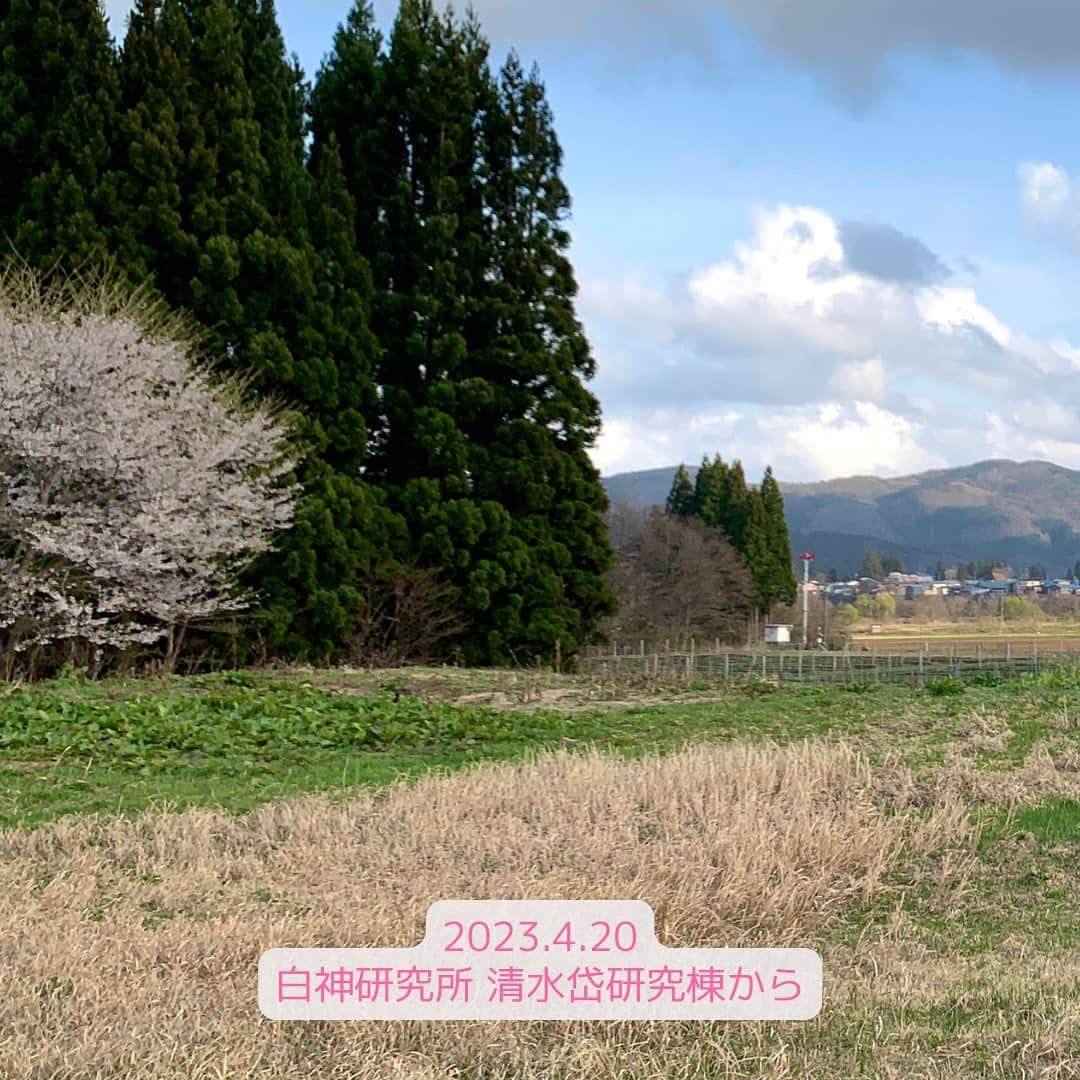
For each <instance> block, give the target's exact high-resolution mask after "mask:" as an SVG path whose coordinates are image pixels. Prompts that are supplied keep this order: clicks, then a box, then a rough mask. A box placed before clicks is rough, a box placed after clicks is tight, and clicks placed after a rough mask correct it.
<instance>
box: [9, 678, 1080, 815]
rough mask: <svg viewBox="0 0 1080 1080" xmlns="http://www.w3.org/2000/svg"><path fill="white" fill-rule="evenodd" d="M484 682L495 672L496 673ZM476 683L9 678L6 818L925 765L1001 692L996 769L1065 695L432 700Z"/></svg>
mask: <svg viewBox="0 0 1080 1080" xmlns="http://www.w3.org/2000/svg"><path fill="white" fill-rule="evenodd" d="M480 674H484V675H485V676H486V675H487V674H488V673H480ZM440 677H442V676H440ZM482 682H483V684H484V686H485V688H490V689H497V688H498V687H499V686H500V683H499V681H498V679H497V678H494V677H492V678H490V679H487V678H485V679H484V680H482ZM475 685H476V683H473V684H472V685H471V686H470V684H469V683H468V682H467V681H464V680H459V679H458V678H457V676H456V675H455V674H452V673H448V674H447V675H446V676H445V677H444V678H443V683H441V684H434V683H433V684H431V694H430V695H429V696H432V697H434V698H435V700H423V699H421V698H419V697H417V696H415V693H414V694H410V693H406V692H404V691H406V690H409V689H412V690H413V691H414V692H416V691H417V688H418V687H419V686H420V683H419V682H417V681H416V679H415V677H414V678H413V679H412V680H410V679H408V678H387V677H372V676H362V677H361V676H359V675H358V676H357V678H356V679H355V680H353V683H352V684H350V680H349V678H348V677H347V676H345V677H343V676H342V675H341V674H340V673H339V674H337V675H334V674H333V673H324V674H322V675H318V674H315V673H312V675H311V677H308V675H307V674H306V673H305V674H304V675H303V676H302V677H301V676H298V675H297V674H295V673H293V674H292V675H291V676H290V675H289V674H287V673H284V674H283V673H275V672H235V673H227V674H225V675H216V676H207V677H201V678H176V679H170V680H153V681H151V680H144V681H141V682H140V681H130V680H127V681H125V680H106V681H103V682H98V683H91V682H85V681H80V680H77V679H76V680H72V679H67V680H57V681H54V682H51V683H45V684H39V685H37V686H31V687H20V688H12V689H10V690H9V691H8V692H7V693H2V694H0V826H19V827H27V826H36V825H40V824H42V823H45V822H48V821H51V820H55V819H56V818H58V817H61V816H63V815H65V814H73V813H103V814H131V813H135V812H137V811H139V810H141V809H144V808H146V807H149V806H160V807H168V808H171V809H183V808H184V807H187V806H220V807H223V808H224V809H226V810H229V811H232V812H243V811H246V810H249V809H251V808H253V807H255V806H257V805H259V804H260V803H264V802H267V801H270V800H273V799H278V798H281V797H284V796H290V795H298V794H303V793H309V792H316V791H334V790H339V789H345V790H348V789H351V788H354V787H356V786H359V785H369V784H385V783H388V782H390V781H393V780H396V779H399V778H407V777H415V776H419V775H422V774H424V773H427V772H430V771H432V770H446V769H456V768H461V767H464V766H467V765H469V764H472V763H475V762H479V761H495V760H519V759H521V758H522V757H524V756H526V755H528V754H530V753H532V752H534V751H538V750H543V749H546V748H551V747H556V746H561V747H569V748H574V747H584V746H597V747H599V748H601V749H604V750H607V751H611V752H615V753H620V754H624V755H639V754H646V753H654V752H665V751H668V750H673V749H675V748H677V747H680V746H682V745H684V744H686V743H687V742H692V741H697V740H701V739H735V738H751V739H766V738H768V739H773V740H776V741H778V742H786V741H789V740H793V739H801V738H805V737H808V736H815V735H818V736H822V735H825V736H833V737H839V738H844V739H848V740H851V741H855V742H857V743H859V744H860V745H861V746H863V747H864V748H865V749H866V750H867V752H868V753H870V755H871V758H872V760H878V759H880V758H881V757H882V756H883V755H884V754H885V753H886V752H888V751H890V750H894V749H898V748H899V749H901V751H902V753H903V754H904V758H905V761H907V762H909V763H910V764H911V765H912V767H920V768H923V767H928V766H932V765H934V764H937V763H938V762H939V761H940V760H941V757H942V754H943V752H944V749H945V747H947V745H948V744H949V743H950V742H951V741H952V740H953V739H954V738H955V737H956V735H957V732H958V730H959V728H960V727H961V726H962V724H963V717H964V714H965V710H969V709H970V708H972V707H977V706H979V705H980V704H982V705H992V706H994V707H998V706H1000V705H1001V704H1002V702H1004V703H1005V705H1006V708H1007V709H1008V711H1009V714H1010V721H1009V723H1010V729H1011V730H1012V732H1013V735H1012V738H1011V741H1010V744H1009V747H1008V750H1007V751H1005V752H1004V753H993V752H987V753H985V754H983V755H982V756H981V759H980V760H981V761H982V762H983V763H985V764H986V765H988V766H992V767H1001V766H1002V765H1008V764H1012V763H1013V762H1016V761H1018V760H1020V759H1022V757H1023V756H1024V754H1025V753H1027V752H1028V750H1030V748H1031V746H1032V745H1033V744H1034V743H1035V742H1036V741H1038V740H1039V739H1040V738H1043V737H1046V736H1049V735H1052V734H1053V733H1054V732H1055V730H1060V729H1059V728H1058V727H1056V726H1055V725H1057V724H1058V720H1057V715H1058V713H1059V712H1060V710H1061V708H1062V703H1063V702H1066V701H1067V700H1068V699H1070V698H1071V697H1073V696H1074V695H1070V694H1069V693H1068V691H1064V692H1055V693H1054V694H1036V693H1022V692H1020V691H1018V690H1017V688H1016V687H1015V686H1012V687H1009V688H1008V690H1007V691H1006V690H1003V689H1001V688H983V687H978V688H969V689H968V690H967V691H966V692H965V693H964V694H962V695H959V696H956V695H952V694H946V695H943V696H935V695H933V694H926V693H925V692H920V691H912V690H910V689H908V688H902V687H888V686H873V687H863V688H860V689H861V690H862V692H858V693H856V692H853V688H849V687H835V688H829V687H820V686H818V687H797V686H784V687H783V688H776V687H773V686H770V685H761V686H757V685H750V686H747V687H744V688H742V689H738V688H731V689H728V690H726V691H723V690H718V688H717V687H715V686H711V687H710V686H708V685H707V684H700V685H694V686H692V687H683V690H684V691H685V690H690V691H691V692H689V693H686V692H684V693H682V694H681V695H679V696H678V697H677V698H676V699H675V700H670V699H669V700H668V701H666V702H664V703H657V702H655V701H652V702H643V703H637V704H636V703H634V701H633V700H632V699H631V700H627V701H625V702H621V703H620V702H618V701H609V702H605V703H602V704H596V705H594V706H589V707H585V708H581V709H577V710H573V711H561V712H560V711H555V710H554V709H551V708H547V709H540V708H521V709H512V710H510V709H504V710H499V709H493V708H488V707H484V706H478V705H462V706H457V705H454V704H451V703H450V702H448V701H445V700H438V697H439V694H440V693H450V694H451V696H453V694H458V695H460V693H461V692H462V691H468V690H471V689H474V688H475ZM502 685H506V679H505V678H504V680H503V683H502ZM709 692H711V697H710V698H709V699H708V700H702V697H703V695H705V694H706V693H709ZM1076 696H1077V697H1080V695H1076ZM1076 709H1077V710H1080V702H1078V704H1077V705H1076Z"/></svg>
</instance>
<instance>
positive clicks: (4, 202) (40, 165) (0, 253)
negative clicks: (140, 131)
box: [0, 0, 119, 270]
mask: <svg viewBox="0 0 1080 1080" xmlns="http://www.w3.org/2000/svg"><path fill="white" fill-rule="evenodd" d="M118 108H119V82H118V78H117V71H116V55H115V50H114V47H113V44H112V40H111V38H110V36H109V32H108V29H107V26H106V23H105V19H104V17H103V15H102V11H101V8H100V7H99V5H98V4H97V3H96V0H4V2H3V3H0V162H2V166H0V168H2V170H3V182H2V183H0V245H2V246H0V258H6V257H9V256H10V255H11V254H12V249H13V248H14V251H15V252H16V253H17V254H18V256H19V257H21V258H23V259H25V260H26V261H27V262H29V263H30V264H31V265H32V266H34V267H37V268H38V269H42V270H48V269H51V268H52V267H53V266H54V265H55V264H57V263H62V264H64V265H65V266H66V267H67V268H72V267H77V266H81V265H82V264H84V263H93V264H98V265H100V264H103V263H106V262H109V261H110V255H111V253H110V246H109V229H110V223H111V222H112V220H113V219H114V216H115V215H116V213H117V212H118V205H119V204H118V193H117V181H118V177H117V174H116V168H115V162H114V133H115V129H116V124H117V119H118Z"/></svg>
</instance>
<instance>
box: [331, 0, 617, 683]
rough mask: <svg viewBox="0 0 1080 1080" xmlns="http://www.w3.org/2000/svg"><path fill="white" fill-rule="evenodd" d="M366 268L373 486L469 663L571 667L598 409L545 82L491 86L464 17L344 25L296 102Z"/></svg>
mask: <svg viewBox="0 0 1080 1080" xmlns="http://www.w3.org/2000/svg"><path fill="white" fill-rule="evenodd" d="M312 103H313V117H312V130H313V134H314V144H313V151H312V153H313V158H314V159H315V160H318V159H319V158H320V157H321V155H322V154H323V153H324V152H325V151H324V148H325V147H327V146H329V145H330V143H331V140H336V142H337V144H338V145H339V146H340V147H341V157H342V161H343V163H344V172H345V179H346V183H347V185H348V188H349V191H350V193H351V194H352V196H353V198H354V200H355V203H356V206H357V207H358V213H357V216H356V220H355V237H356V247H357V249H358V250H359V251H360V252H361V253H362V254H365V255H367V256H368V257H369V260H370V263H371V267H372V272H373V280H374V297H373V304H372V308H373V325H374V327H375V330H376V333H377V335H378V338H379V344H380V348H381V360H380V362H379V365H378V368H377V373H378V383H379V385H380V388H381V392H382V402H381V405H382V408H381V416H380V425H379V430H378V434H377V438H376V440H375V443H374V446H373V454H372V459H371V464H370V475H371V476H372V477H374V478H376V479H377V480H378V482H379V484H380V485H381V486H382V487H383V488H384V489H385V490H386V492H387V496H388V498H389V501H390V505H391V506H392V507H393V508H394V509H395V510H397V511H399V512H400V513H401V515H402V517H403V518H404V519H405V521H406V522H407V526H408V530H409V534H410V537H411V545H412V551H413V553H414V555H415V556H416V557H417V558H418V559H419V561H420V562H421V564H423V565H429V566H439V567H442V568H443V569H444V571H445V575H446V578H447V580H448V581H450V582H451V583H452V584H453V585H454V586H455V587H456V588H457V590H458V593H459V597H460V603H461V605H462V609H463V612H464V614H465V617H466V622H467V624H468V627H469V629H468V630H467V631H466V633H465V634H464V635H463V637H462V640H461V650H462V655H463V656H464V657H465V658H466V659H469V660H471V661H473V662H485V661H503V660H507V659H517V660H520V661H526V660H531V659H533V658H535V657H540V656H550V655H551V654H552V652H553V651H555V650H556V649H557V650H559V651H560V652H561V653H562V655H563V656H568V655H570V654H571V653H572V652H573V651H575V650H576V648H577V647H578V646H579V645H580V644H581V643H583V642H585V641H588V640H590V638H591V637H592V636H593V634H594V632H595V627H596V624H597V622H598V620H599V619H600V618H601V617H602V616H603V615H605V614H607V613H608V612H609V611H610V610H611V606H612V599H611V597H610V594H609V593H608V592H607V589H606V587H605V586H604V584H603V574H604V572H605V571H606V570H607V568H608V566H609V565H610V560H611V552H610V548H609V544H608V541H607V536H606V532H605V529H604V525H603V518H602V515H603V512H604V510H605V508H606V498H605V496H604V493H603V489H602V487H601V485H600V482H599V477H598V475H597V473H596V471H595V469H594V467H593V466H592V463H591V461H590V460H589V458H588V454H587V448H588V447H589V446H590V445H591V443H592V442H593V440H594V439H595V436H596V434H597V431H598V427H599V407H598V405H597V402H596V400H595V399H594V398H593V397H592V395H591V394H589V393H588V392H587V391H586V389H585V387H584V385H583V379H585V378H588V377H589V376H591V375H592V373H593V365H592V359H591V356H590V354H589V348H588V343H587V342H586V340H585V337H584V334H583V332H582V330H581V327H580V325H579V323H578V322H577V319H576V316H575V314H574V307H573V297H574V295H575V293H576V283H575V282H574V278H573V271H572V268H571V267H570V264H569V262H568V261H567V259H566V257H565V250H566V247H567V246H568V243H569V237H568V236H567V234H566V233H565V231H564V229H563V226H562V220H563V218H564V217H565V214H566V212H567V209H568V206H569V199H568V196H567V193H566V189H565V187H564V185H563V184H562V182H561V180H560V178H559V166H560V162H561V153H560V151H559V147H558V143H557V141H556V139H555V135H554V131H553V128H552V124H551V117H550V114H549V111H548V109H547V106H546V103H545V100H544V92H543V87H542V86H541V84H540V83H539V80H538V79H537V78H536V76H535V74H533V75H531V76H529V77H526V76H525V75H524V74H523V73H522V71H521V68H520V65H519V64H518V63H517V61H516V60H515V59H513V58H511V60H510V61H509V62H508V63H507V65H506V66H505V68H504V69H503V71H502V72H501V75H500V77H499V78H498V79H495V78H493V76H492V75H491V73H490V70H489V68H488V62H487V44H486V42H485V41H484V40H483V38H482V36H481V35H480V33H479V30H478V28H477V26H476V24H475V22H474V21H473V20H471V19H469V20H467V21H466V22H464V23H463V24H459V23H457V22H456V21H455V20H454V19H453V17H452V16H451V15H446V16H440V15H438V14H436V12H435V10H434V7H433V5H432V4H431V3H429V2H427V0H405V2H404V3H403V4H402V5H401V8H400V10H399V12H398V17H397V20H396V22H395V24H394V28H393V32H392V34H391V38H390V41H389V47H388V49H386V50H383V49H382V48H381V41H380V39H379V36H378V34H377V32H376V31H375V30H374V26H373V18H372V15H371V11H370V9H369V8H368V7H367V6H365V5H361V6H359V7H357V8H356V9H354V11H353V12H352V13H351V14H350V16H349V19H348V21H347V23H346V24H345V26H343V27H342V28H340V29H339V31H338V34H337V36H336V38H335V43H334V51H333V53H332V54H331V56H330V57H329V58H328V60H327V62H326V64H325V65H324V66H323V68H322V70H321V71H320V74H319V79H318V82H317V84H316V86H315V89H314V91H313V95H312Z"/></svg>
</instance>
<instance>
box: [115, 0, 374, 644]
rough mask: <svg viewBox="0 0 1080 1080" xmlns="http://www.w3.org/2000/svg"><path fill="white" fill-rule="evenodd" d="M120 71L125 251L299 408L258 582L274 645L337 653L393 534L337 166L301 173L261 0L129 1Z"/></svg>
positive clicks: (281, 62)
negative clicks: (299, 450) (284, 525)
mask: <svg viewBox="0 0 1080 1080" xmlns="http://www.w3.org/2000/svg"><path fill="white" fill-rule="evenodd" d="M121 73H122V88H123V101H124V106H125V110H124V117H123V124H124V129H123V130H124V131H125V134H126V147H127V157H126V161H125V165H126V174H127V175H126V183H127V187H126V189H125V194H126V201H127V202H128V204H129V205H130V206H132V207H136V208H138V209H137V210H136V211H135V212H134V213H133V214H132V216H131V218H130V219H129V220H128V221H127V222H126V223H125V226H124V228H123V229H120V230H118V235H117V246H118V249H119V250H120V251H121V252H123V257H124V260H125V262H126V264H127V265H128V266H129V267H130V268H131V273H132V276H134V277H140V276H142V275H144V274H146V273H151V274H153V276H154V280H155V283H156V285H157V288H158V289H159V290H160V291H161V293H162V294H163V295H164V296H165V298H166V299H167V300H168V301H169V302H170V303H171V304H173V305H174V306H178V307H182V308H184V309H186V310H188V311H190V312H191V313H192V314H193V315H194V316H195V317H196V318H197V319H198V320H199V321H200V322H201V323H202V324H203V326H204V327H205V328H206V332H207V342H208V347H209V349H210V351H211V352H212V354H213V355H215V356H216V357H218V358H219V361H220V362H221V363H222V365H223V366H224V367H226V368H228V369H230V370H232V371H235V372H239V373H243V374H244V375H245V376H246V377H247V378H248V379H249V381H250V384H251V387H252V390H253V392H256V393H261V394H267V395H270V396H272V397H274V398H276V399H279V400H282V401H283V402H284V403H285V405H286V406H287V407H288V408H289V409H291V410H292V411H293V413H294V415H295V420H296V428H297V431H298V437H299V438H300V440H301V444H302V447H303V451H304V463H303V464H302V466H301V472H300V480H301V483H302V484H303V485H304V489H305V496H304V499H303V500H302V501H301V503H300V505H299V507H298V509H297V515H296V524H295V526H294V528H293V530H292V531H291V532H290V533H289V534H287V536H286V537H285V538H284V539H283V541H282V543H281V545H280V550H279V551H278V552H277V553H276V555H275V557H274V558H273V559H265V560H263V561H262V563H261V564H260V565H259V566H257V567H256V569H255V570H254V571H253V576H254V582H253V583H254V584H257V585H259V586H260V587H261V589H262V591H263V593H264V596H265V597H266V602H265V606H264V609H263V615H264V616H265V619H264V624H263V625H264V630H265V634H266V643H267V645H268V646H269V648H270V649H271V650H273V651H275V652H279V651H284V652H287V653H291V654H294V655H307V656H310V657H313V658H324V657H329V656H332V655H335V654H337V653H340V650H341V649H342V647H343V645H344V642H345V639H346V638H347V636H348V633H349V631H350V628H351V626H352V625H354V623H355V621H356V619H357V618H358V616H359V615H360V613H361V609H362V604H363V596H364V595H365V593H366V590H367V584H368V579H369V577H370V576H371V575H372V574H376V573H378V572H380V571H381V570H382V569H384V567H383V565H382V564H384V563H385V562H386V560H387V559H388V558H389V552H390V551H391V550H392V543H391V539H390V538H391V536H392V534H393V530H394V523H393V521H392V519H390V518H388V517H387V515H386V514H385V513H384V512H383V511H382V510H381V508H380V506H379V499H378V498H377V496H376V494H375V493H374V492H373V491H372V490H371V489H370V488H369V486H368V485H367V484H366V482H365V480H364V478H363V469H364V465H365V461H366V458H367V429H366V425H365V417H366V416H367V415H368V414H369V413H372V412H374V411H375V410H376V408H377V394H376V391H375V385H374V381H373V378H372V367H373V363H374V352H375V343H374V338H373V337H372V334H371V331H370V327H369V325H368V317H367V303H368V300H369V297H368V295H367V294H366V293H365V290H370V283H369V281H368V279H367V277H366V276H365V275H366V271H365V268H364V266H363V264H362V260H357V259H356V257H355V255H354V254H353V252H352V248H351V244H350V241H351V231H352V220H351V215H352V213H353V209H352V204H351V200H350V198H349V196H348V193H347V192H346V191H345V189H344V185H343V183H342V181H341V176H340V169H339V168H338V169H337V172H336V174H335V168H336V165H335V159H334V158H333V156H332V155H331V156H329V157H328V159H327V160H326V161H324V162H323V163H322V164H321V166H320V168H319V170H318V171H317V172H316V173H315V174H314V175H313V174H311V173H309V172H308V170H307V169H306V167H305V163H304V149H303V143H304V124H303V108H304V105H303V101H304V99H303V91H302V86H301V82H300V75H299V72H298V70H297V68H296V66H295V63H294V62H290V61H288V60H287V59H286V58H285V55H284V44H283V42H282V39H281V36H280V32H279V31H278V30H277V26H276V18H275V15H274V9H273V5H272V3H271V2H270V0H260V2H258V3H256V2H254V0H251V2H249V0H197V2H191V3H183V2H181V0H160V2H158V0H139V3H138V4H137V6H136V10H135V12H134V13H133V15H132V19H131V23H130V29H129V32H128V36H127V38H126V39H125V42H124V50H123V63H122V68H121Z"/></svg>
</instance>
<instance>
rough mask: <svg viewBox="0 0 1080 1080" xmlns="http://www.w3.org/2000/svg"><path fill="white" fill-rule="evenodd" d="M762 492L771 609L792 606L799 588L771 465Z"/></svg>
mask: <svg viewBox="0 0 1080 1080" xmlns="http://www.w3.org/2000/svg"><path fill="white" fill-rule="evenodd" d="M760 490H761V502H762V508H763V509H764V511H765V522H766V530H767V532H768V538H769V544H768V546H769V558H770V561H771V566H770V585H769V606H770V607H771V606H772V605H773V604H777V603H784V604H791V603H793V602H794V601H795V598H796V596H798V593H799V586H798V583H797V581H796V579H795V569H794V565H793V559H792V553H791V538H790V536H789V534H788V527H787V519H786V518H785V517H784V499H783V496H782V495H781V494H780V485H779V484H777V482H776V478H775V477H774V476H773V471H772V466H771V465H769V466H766V468H765V475H764V477H763V478H762V481H761V489H760Z"/></svg>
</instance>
